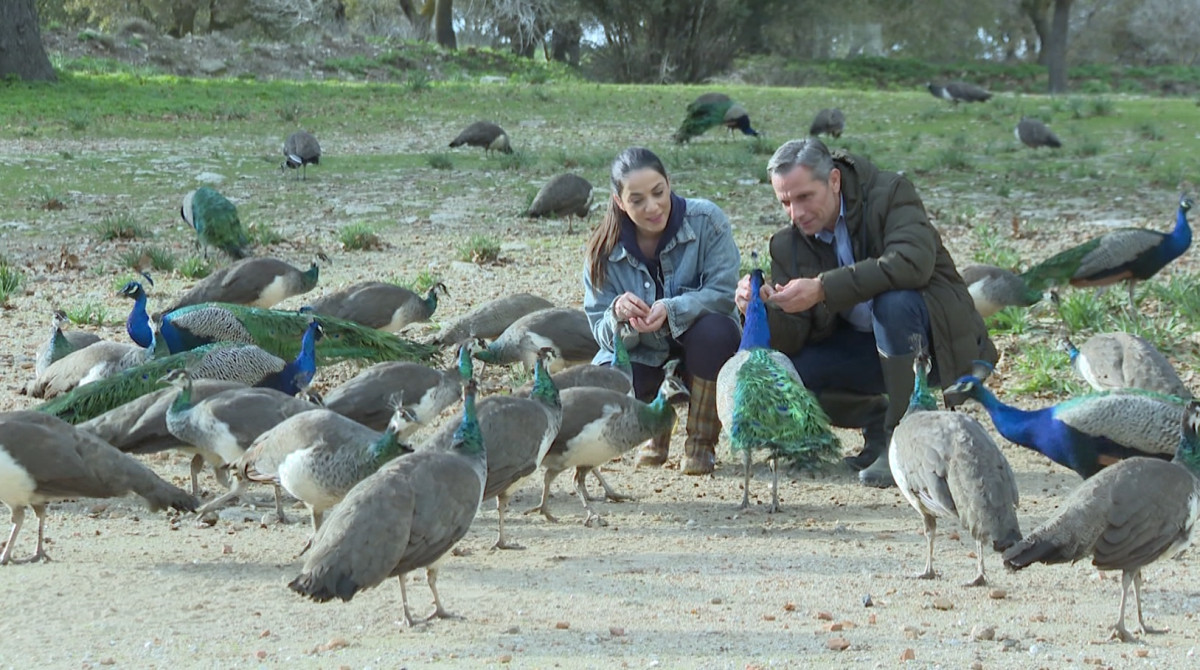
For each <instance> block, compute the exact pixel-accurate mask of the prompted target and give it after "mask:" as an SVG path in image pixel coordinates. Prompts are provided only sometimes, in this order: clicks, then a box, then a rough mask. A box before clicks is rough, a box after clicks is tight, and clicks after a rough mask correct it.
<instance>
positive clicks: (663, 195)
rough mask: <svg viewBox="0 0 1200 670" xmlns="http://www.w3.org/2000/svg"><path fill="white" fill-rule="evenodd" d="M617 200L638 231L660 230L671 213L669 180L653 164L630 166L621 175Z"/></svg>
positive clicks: (665, 225)
mask: <svg viewBox="0 0 1200 670" xmlns="http://www.w3.org/2000/svg"><path fill="white" fill-rule="evenodd" d="M617 204H618V205H619V206H620V207H621V209H622V210H623V211H624V212H625V213H626V214H628V215H629V218H630V219H632V220H633V225H635V226H637V227H638V229H639V230H640V231H641V232H644V233H648V234H658V233H661V232H662V231H664V230H666V228H667V218H668V217H670V216H671V184H670V183H669V182H668V181H667V178H666V177H664V176H662V175H661V174H660V173H659V172H658V171H657V170H655V169H653V168H641V169H640V170H634V171H633V172H630V173H629V174H628V175H627V176H626V177H625V186H624V188H622V189H621V193H620V194H618V197H617Z"/></svg>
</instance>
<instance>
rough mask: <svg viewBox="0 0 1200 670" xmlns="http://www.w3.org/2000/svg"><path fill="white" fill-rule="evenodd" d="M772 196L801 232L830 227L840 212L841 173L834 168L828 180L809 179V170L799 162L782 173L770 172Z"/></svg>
mask: <svg viewBox="0 0 1200 670" xmlns="http://www.w3.org/2000/svg"><path fill="white" fill-rule="evenodd" d="M771 187H772V188H774V189H775V197H776V198H778V199H779V204H781V205H783V209H784V211H786V212H787V214H788V218H789V219H791V221H792V225H794V226H796V227H797V228H799V229H800V232H802V233H804V234H805V235H815V234H817V233H818V232H820V231H822V230H833V228H834V226H835V225H837V219H838V214H839V213H840V212H841V209H842V203H841V193H842V173H841V171H839V170H838V169H837V168H834V169H833V170H832V171H830V173H829V181H828V182H823V181H820V180H818V179H813V176H812V170H811V169H809V168H807V167H805V166H803V165H800V166H797V167H794V168H792V169H791V171H789V172H786V173H784V174H782V175H780V174H773V175H771Z"/></svg>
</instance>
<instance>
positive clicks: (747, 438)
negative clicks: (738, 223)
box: [717, 255, 841, 513]
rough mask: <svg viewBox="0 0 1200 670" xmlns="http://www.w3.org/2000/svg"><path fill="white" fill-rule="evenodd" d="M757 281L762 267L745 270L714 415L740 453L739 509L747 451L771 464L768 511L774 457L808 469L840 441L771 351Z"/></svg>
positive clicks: (774, 495)
mask: <svg viewBox="0 0 1200 670" xmlns="http://www.w3.org/2000/svg"><path fill="white" fill-rule="evenodd" d="M754 258H755V259H757V255H755V256H754ZM763 279H764V278H763V271H762V269H760V268H755V269H754V270H752V271H751V272H750V303H749V304H748V305H747V306H746V321H745V324H744V325H743V327H742V342H741V345H740V346H739V347H738V351H737V353H735V354H734V355H733V356H732V357H731V358H730V359H729V360H728V361H726V362H725V365H723V366H721V371H720V372H719V373H718V374H717V416H719V417H720V419H721V425H722V426H724V427H725V429H726V430H727V431H728V432H729V446H730V448H731V449H732V450H733V453H734V454H739V453H740V454H741V456H742V471H743V479H744V486H743V488H742V505H741V509H746V508H747V507H749V506H750V463H751V457H752V454H751V452H752V451H755V450H761V451H765V452H766V453H767V458H768V459H769V460H770V463H771V506H770V507H769V508H767V511H768V512H772V513H773V512H778V511H779V459H781V458H782V459H784V460H786V461H788V462H790V463H792V464H793V465H796V466H799V467H813V466H816V465H819V464H821V463H826V462H831V461H833V460H834V459H836V458H838V457H839V456H840V455H841V453H840V452H841V449H840V447H841V444H840V443H839V441H838V439H837V437H836V436H835V435H834V434H833V432H832V431H831V430H830V429H829V417H828V416H826V415H825V412H824V410H822V409H821V406H820V404H818V403H817V399H816V396H814V395H813V394H812V393H811V392H810V391H809V390H808V389H807V388H805V387H804V382H803V381H801V379H800V375H799V374H798V373H797V372H796V368H795V367H794V366H793V365H792V361H791V360H790V359H789V358H788V357H787V356H786V355H784V354H783V353H781V352H778V351H775V350H773V349H771V344H770V343H771V331H770V326H769V325H768V324H767V308H766V305H764V304H763V301H762V297H761V296H760V295H759V290H760V289H761V288H762V285H763Z"/></svg>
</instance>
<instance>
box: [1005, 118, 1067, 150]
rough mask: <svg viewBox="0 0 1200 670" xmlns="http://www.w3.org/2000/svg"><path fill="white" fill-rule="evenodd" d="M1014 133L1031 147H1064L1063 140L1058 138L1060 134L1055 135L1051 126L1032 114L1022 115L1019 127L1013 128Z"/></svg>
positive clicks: (1022, 142)
mask: <svg viewBox="0 0 1200 670" xmlns="http://www.w3.org/2000/svg"><path fill="white" fill-rule="evenodd" d="M1013 135H1015V136H1016V138H1017V139H1018V140H1020V141H1021V144H1024V145H1025V146H1027V147H1029V148H1030V149H1038V148H1040V147H1050V148H1051V149H1058V148H1061V147H1062V140H1060V139H1058V135H1055V134H1054V131H1053V130H1050V127H1049V126H1047V125H1046V124H1045V123H1042V122H1041V121H1039V120H1037V119H1035V118H1033V117H1030V116H1023V117H1021V120H1020V122H1018V123H1017V127H1016V128H1014V129H1013Z"/></svg>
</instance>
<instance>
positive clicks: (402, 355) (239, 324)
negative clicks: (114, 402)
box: [161, 302, 438, 365]
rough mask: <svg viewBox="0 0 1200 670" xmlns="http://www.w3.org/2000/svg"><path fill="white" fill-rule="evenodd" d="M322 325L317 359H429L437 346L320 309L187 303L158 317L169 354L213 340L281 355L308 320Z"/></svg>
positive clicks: (290, 352)
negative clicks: (293, 309) (317, 310)
mask: <svg viewBox="0 0 1200 670" xmlns="http://www.w3.org/2000/svg"><path fill="white" fill-rule="evenodd" d="M311 320H315V321H316V322H317V323H319V324H321V328H322V330H323V332H324V337H323V338H322V339H321V341H320V342H319V343H318V345H317V363H319V364H321V365H324V364H326V363H329V362H334V361H341V360H350V359H359V360H364V361H368V362H372V363H378V362H381V361H393V360H412V361H422V362H423V361H429V360H430V359H432V358H433V357H434V356H435V355H436V354H437V353H438V348H437V347H436V346H434V345H431V344H421V343H418V342H412V341H409V340H404V339H401V338H399V337H396V336H395V335H392V334H390V333H384V332H380V331H378V330H375V329H374V328H367V327H366V326H362V325H359V324H357V323H354V322H352V321H347V320H345V319H339V318H336V317H331V316H324V315H320V314H316V315H313V314H306V313H303V312H286V311H281V310H273V309H260V308H257V307H247V306H244V305H232V304H229V303H215V302H207V303H201V304H199V305H188V306H187V307H183V308H180V309H177V310H175V311H173V312H168V313H166V314H164V315H163V317H162V325H161V332H162V338H163V341H164V342H165V343H166V345H167V347H168V348H169V349H170V351H171V353H179V352H182V351H187V350H189V349H193V348H195V347H199V346H203V345H205V344H212V343H215V342H241V343H245V344H256V345H258V346H259V347H262V348H263V349H265V350H266V351H269V352H271V353H272V354H274V355H276V356H279V357H280V358H284V359H291V358H293V357H295V355H296V353H297V352H298V351H299V344H300V337H301V335H303V333H304V331H305V330H306V329H307V328H308V324H309V321H311Z"/></svg>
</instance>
